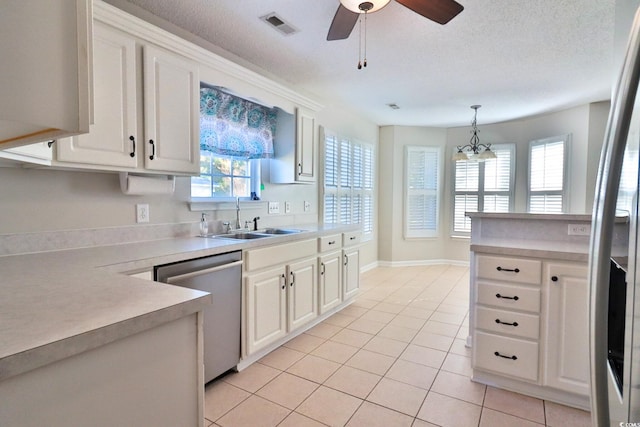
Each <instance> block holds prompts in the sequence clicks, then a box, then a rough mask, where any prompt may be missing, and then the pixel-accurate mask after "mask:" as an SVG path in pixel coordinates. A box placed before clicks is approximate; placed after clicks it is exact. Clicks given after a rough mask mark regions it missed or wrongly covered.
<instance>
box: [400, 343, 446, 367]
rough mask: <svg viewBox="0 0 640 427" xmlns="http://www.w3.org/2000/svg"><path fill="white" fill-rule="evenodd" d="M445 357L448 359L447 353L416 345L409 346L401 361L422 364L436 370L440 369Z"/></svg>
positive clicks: (401, 356)
mask: <svg viewBox="0 0 640 427" xmlns="http://www.w3.org/2000/svg"><path fill="white" fill-rule="evenodd" d="M445 357H447V353H446V352H445V351H440V350H435V349H433V348H429V347H422V346H419V345H414V344H409V346H407V348H406V349H405V351H404V352H403V353H402V354H401V355H400V359H402V360H408V361H409V362H414V363H420V364H422V365H426V366H430V367H432V368H436V369H440V367H441V366H442V362H444V359H445Z"/></svg>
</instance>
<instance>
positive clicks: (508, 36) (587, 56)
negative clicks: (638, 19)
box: [107, 0, 615, 127]
mask: <svg viewBox="0 0 640 427" xmlns="http://www.w3.org/2000/svg"><path fill="white" fill-rule="evenodd" d="M107 1H110V2H112V3H116V4H117V3H121V4H125V5H126V6H127V8H128V9H129V10H130V11H134V12H135V11H136V10H138V11H139V10H140V8H141V9H144V10H145V11H148V12H150V13H152V14H153V15H156V16H157V17H160V18H162V19H164V20H167V21H169V22H171V23H172V24H175V25H176V26H178V27H180V28H182V29H185V30H187V31H189V32H191V33H193V34H195V35H197V36H199V37H201V38H203V39H205V40H207V41H209V42H211V43H213V44H215V45H216V46H219V47H221V48H222V49H224V50H226V51H228V52H230V53H231V54H232V56H233V55H235V56H237V57H239V58H242V59H243V60H245V61H246V64H251V65H250V67H251V68H253V69H254V70H263V71H264V72H265V73H264V74H266V75H268V76H271V77H273V76H275V77H276V78H277V79H278V80H280V81H283V82H286V83H287V84H288V85H289V86H291V87H292V88H294V89H296V90H299V91H300V92H302V93H304V94H307V95H310V96H311V97H313V98H314V99H316V100H319V101H320V102H322V103H324V104H325V105H327V106H328V107H329V108H330V106H332V105H340V106H341V107H342V108H346V109H347V110H350V111H353V112H355V113H356V114H359V115H360V116H362V117H364V118H366V119H368V120H370V121H372V122H374V123H376V124H378V125H409V126H436V127H452V126H460V125H468V124H469V122H470V121H471V119H472V118H473V111H472V110H471V109H470V108H469V107H470V106H471V105H472V104H481V105H482V108H481V109H480V110H479V111H478V123H479V124H480V123H495V122H501V121H506V120H512V119H518V118H522V117H528V116H532V115H536V114H540V113H544V112H549V111H557V110H562V109H565V108H569V107H573V106H576V105H580V104H585V103H588V102H594V101H601V100H605V99H609V97H610V92H611V86H612V81H613V75H614V72H613V40H614V12H615V0H529V1H515V0H458V1H459V2H460V3H461V4H462V5H463V6H464V8H465V9H464V10H463V11H462V13H460V15H458V16H457V17H455V18H454V19H453V20H452V21H450V22H449V23H448V24H446V25H444V26H442V25H440V24H437V23H435V22H432V21H430V20H427V19H425V18H423V17H421V16H420V15H418V14H416V13H414V12H412V11H411V10H409V9H407V8H405V7H404V6H402V5H400V4H399V3H396V2H395V1H391V3H389V5H388V6H386V7H385V8H383V9H382V10H380V11H378V12H376V13H373V14H371V15H369V16H368V20H367V62H368V66H367V67H366V68H363V69H362V70H358V69H357V67H356V65H357V62H358V49H359V46H358V44H359V43H358V27H357V26H356V28H355V29H354V31H353V33H352V34H351V36H350V37H349V38H348V39H346V40H340V41H331V42H329V41H327V40H326V36H327V31H328V29H329V25H330V24H331V20H332V19H333V16H334V14H335V11H336V9H337V7H338V4H339V0H314V1H309V0H307V1H300V0H298V1H293V0H180V1H174V0H107ZM271 12H276V13H277V14H278V16H279V17H280V18H283V19H284V20H285V21H286V22H287V23H288V24H290V25H292V26H293V27H295V28H296V29H298V30H299V32H297V33H295V34H292V35H288V36H285V35H282V34H281V33H279V32H278V31H276V30H274V29H273V28H272V27H270V26H269V25H267V24H266V23H264V22H262V21H261V20H259V17H261V16H263V15H266V14H269V13H271ZM144 13H146V12H144ZM389 103H395V104H397V105H398V106H399V107H400V109H398V110H392V109H391V108H389V107H388V106H387V104H389Z"/></svg>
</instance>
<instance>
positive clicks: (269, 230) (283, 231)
mask: <svg viewBox="0 0 640 427" xmlns="http://www.w3.org/2000/svg"><path fill="white" fill-rule="evenodd" d="M302 231H304V230H293V229H285V228H267V229H265V230H261V231H257V233H264V234H295V233H300V232H302Z"/></svg>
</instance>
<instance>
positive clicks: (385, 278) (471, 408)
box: [205, 265, 591, 427]
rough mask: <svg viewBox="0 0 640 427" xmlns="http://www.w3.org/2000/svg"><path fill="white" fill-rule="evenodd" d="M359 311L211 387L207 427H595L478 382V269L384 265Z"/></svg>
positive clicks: (582, 416) (567, 411)
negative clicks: (471, 330)
mask: <svg viewBox="0 0 640 427" xmlns="http://www.w3.org/2000/svg"><path fill="white" fill-rule="evenodd" d="M360 285H361V292H360V294H359V295H358V297H357V299H356V301H355V302H354V303H353V304H351V305H350V306H349V307H347V308H345V309H344V310H342V311H340V312H339V313H337V314H335V315H333V316H332V317H330V318H329V319H327V320H325V321H324V322H322V323H320V324H318V325H317V326H315V327H313V328H312V329H310V330H309V331H307V332H305V333H304V334H302V335H299V336H298V337H296V338H294V339H293V340H291V341H289V342H288V343H286V344H284V345H283V346H281V347H280V348H278V349H276V350H275V351H273V352H272V353H270V354H269V355H267V356H265V357H264V358H262V359H261V360H260V361H259V362H257V363H254V364H253V365H251V366H250V367H248V368H247V369H245V370H244V371H242V372H240V373H231V374H228V375H226V376H224V377H222V378H221V379H219V380H217V381H216V382H214V383H211V384H209V385H208V386H207V389H206V391H205V426H207V427H209V426H221V427H234V426H241V427H259V426H265V427H266V426H281V427H306V426H323V425H329V426H344V425H346V426H364V427H375V426H381V427H396V426H398V427H402V426H415V427H426V426H456V427H462V426H479V427H510V426H518V427H520V426H523V427H528V426H531V427H534V426H563V427H571V426H587V427H588V426H590V425H591V420H590V416H589V413H588V412H584V411H580V410H577V409H573V408H569V407H566V406H562V405H558V404H555V403H552V402H547V401H542V400H539V399H535V398H531V397H528V396H523V395H520V394H516V393H511V392H507V391H503V390H500V389H496V388H493V387H487V386H484V385H481V384H477V383H474V382H471V381H470V380H469V377H470V375H471V366H470V351H469V349H467V348H465V345H464V344H465V341H464V338H465V337H466V335H467V330H468V319H467V312H468V300H469V269H468V268H465V267H458V266H450V265H436V266H426V267H403V268H376V269H373V270H370V271H368V272H366V273H364V274H363V275H362V277H361V283H360Z"/></svg>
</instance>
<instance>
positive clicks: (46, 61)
mask: <svg viewBox="0 0 640 427" xmlns="http://www.w3.org/2000/svg"><path fill="white" fill-rule="evenodd" d="M91 25H92V2H91V1H90V0H67V1H37V0H29V1H27V0H23V1H3V2H1V4H0V28H2V37H1V38H0V52H2V61H0V76H2V79H0V99H2V102H1V103H0V147H2V148H3V149H4V148H11V147H15V146H19V145H25V144H28V143H36V142H40V141H44V140H48V139H54V138H59V137H64V136H69V135H75V134H79V133H86V132H88V131H89V124H90V122H91V109H92V105H91V104H92V100H91V66H92V65H91V47H92V43H91V33H92V31H91Z"/></svg>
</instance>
